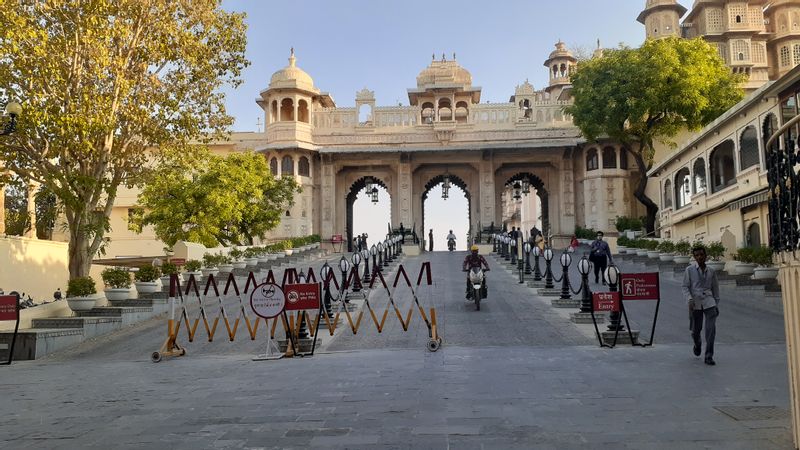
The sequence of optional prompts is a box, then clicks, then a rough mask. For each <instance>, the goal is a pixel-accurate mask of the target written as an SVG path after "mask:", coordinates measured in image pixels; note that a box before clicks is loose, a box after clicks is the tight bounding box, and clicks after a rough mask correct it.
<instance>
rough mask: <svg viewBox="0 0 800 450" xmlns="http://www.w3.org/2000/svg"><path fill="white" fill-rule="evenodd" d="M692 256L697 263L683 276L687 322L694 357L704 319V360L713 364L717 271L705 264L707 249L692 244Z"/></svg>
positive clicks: (717, 284)
mask: <svg viewBox="0 0 800 450" xmlns="http://www.w3.org/2000/svg"><path fill="white" fill-rule="evenodd" d="M692 256H694V260H695V261H696V262H697V265H694V264H690V265H689V267H687V268H686V271H685V272H684V275H683V286H682V287H683V295H684V297H686V302H687V303H688V304H689V325H690V328H691V329H692V340H693V341H694V349H693V351H694V356H700V353H701V351H702V341H701V339H700V332H701V331H702V330H703V320H705V327H706V332H705V335H706V355H705V360H704V361H705V363H706V364H708V365H709V366H713V365H715V364H716V363H715V362H714V338H715V337H716V335H717V316H719V281H718V280H717V272H716V271H715V270H714V269H712V268H711V267H708V266H706V249H705V248H704V247H695V248H693V249H692Z"/></svg>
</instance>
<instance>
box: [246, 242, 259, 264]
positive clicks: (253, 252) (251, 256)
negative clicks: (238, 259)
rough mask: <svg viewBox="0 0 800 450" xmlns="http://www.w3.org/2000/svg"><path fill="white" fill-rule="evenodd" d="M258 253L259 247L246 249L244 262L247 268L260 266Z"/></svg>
mask: <svg viewBox="0 0 800 450" xmlns="http://www.w3.org/2000/svg"><path fill="white" fill-rule="evenodd" d="M258 252H259V249H258V247H249V248H246V249H244V262H245V264H246V266H247V267H255V266H257V265H258Z"/></svg>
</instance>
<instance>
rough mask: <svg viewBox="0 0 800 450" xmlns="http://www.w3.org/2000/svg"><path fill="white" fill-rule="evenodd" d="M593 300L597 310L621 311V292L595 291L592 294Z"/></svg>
mask: <svg viewBox="0 0 800 450" xmlns="http://www.w3.org/2000/svg"><path fill="white" fill-rule="evenodd" d="M592 302H593V303H594V311H595V312H601V311H617V312H619V292H595V293H593V294H592Z"/></svg>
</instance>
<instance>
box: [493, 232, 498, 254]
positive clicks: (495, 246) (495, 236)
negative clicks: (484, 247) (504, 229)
mask: <svg viewBox="0 0 800 450" xmlns="http://www.w3.org/2000/svg"><path fill="white" fill-rule="evenodd" d="M492 251H493V252H495V253H497V234H493V235H492Z"/></svg>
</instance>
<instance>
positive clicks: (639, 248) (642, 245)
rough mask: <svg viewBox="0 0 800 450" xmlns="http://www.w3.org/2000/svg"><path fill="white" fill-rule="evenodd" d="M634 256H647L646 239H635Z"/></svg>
mask: <svg viewBox="0 0 800 450" xmlns="http://www.w3.org/2000/svg"><path fill="white" fill-rule="evenodd" d="M637 241H638V242H637V245H636V256H647V246H648V245H650V244H648V239H637Z"/></svg>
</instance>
